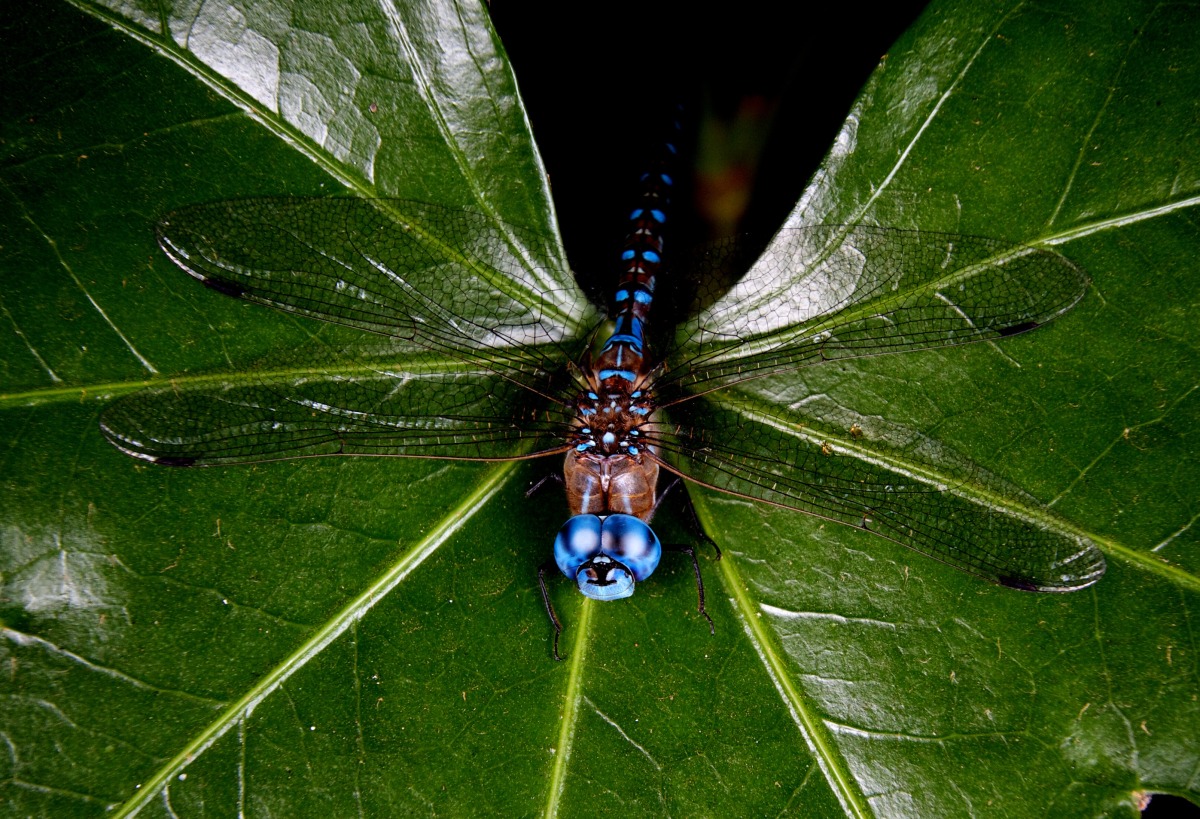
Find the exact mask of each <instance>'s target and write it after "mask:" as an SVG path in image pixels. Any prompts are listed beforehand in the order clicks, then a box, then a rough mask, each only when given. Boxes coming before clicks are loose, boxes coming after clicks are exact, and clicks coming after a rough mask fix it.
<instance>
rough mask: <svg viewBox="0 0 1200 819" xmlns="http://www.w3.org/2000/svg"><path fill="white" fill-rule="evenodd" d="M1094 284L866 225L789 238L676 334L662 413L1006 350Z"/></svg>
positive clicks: (1031, 259) (934, 237) (1063, 268)
mask: <svg viewBox="0 0 1200 819" xmlns="http://www.w3.org/2000/svg"><path fill="white" fill-rule="evenodd" d="M1087 283H1088V279H1087V276H1086V275H1085V274H1084V273H1083V271H1081V270H1080V269H1079V268H1078V267H1076V266H1075V265H1074V264H1072V263H1071V262H1070V261H1069V260H1067V259H1066V258H1064V257H1062V256H1060V255H1058V254H1056V253H1051V252H1049V251H1046V250H1040V249H1037V248H1032V247H1024V246H1020V245H1017V246H1014V245H1012V244H1011V243H1008V242H1004V241H1000V240H997V239H988V238H984V237H979V236H961V235H957V234H950V233H934V232H928V231H906V230H895V229H890V228H880V227H873V226H869V225H820V226H816V227H811V228H800V229H796V230H787V231H782V232H781V233H780V234H779V235H778V236H777V237H776V238H775V240H774V241H773V242H772V243H771V245H770V246H769V247H768V248H767V250H766V251H765V252H764V253H763V254H762V256H761V257H760V258H759V260H758V262H757V263H756V264H755V265H754V267H752V268H751V270H750V271H749V272H748V273H747V274H746V275H745V277H743V278H742V280H741V282H739V283H738V284H737V285H735V286H734V287H733V289H732V290H730V292H729V293H728V294H727V295H725V296H724V297H723V298H721V299H720V300H718V301H717V302H716V303H715V304H713V305H711V306H710V307H708V308H706V309H705V310H703V311H702V312H701V313H700V314H699V315H698V316H697V317H695V318H694V319H691V320H690V321H688V322H685V323H684V324H683V325H682V326H681V327H680V330H679V332H678V334H677V335H676V345H677V346H676V348H675V350H674V352H672V353H671V354H670V355H669V356H668V357H667V360H666V362H667V367H666V372H665V374H664V375H663V376H662V377H661V378H660V379H659V382H658V385H657V387H656V388H657V389H658V391H659V399H660V401H661V403H662V404H663V405H670V404H672V403H674V402H676V401H679V400H684V399H685V398H686V397H687V396H688V395H694V394H698V393H703V392H708V391H711V390H714V389H719V388H721V387H724V386H727V385H729V384H733V383H737V382H739V381H744V380H746V379H749V378H758V377H763V376H767V375H773V374H777V373H782V372H788V371H792V370H795V369H797V368H800V367H805V366H811V365H813V364H818V363H820V362H822V361H828V360H831V359H842V358H856V357H861V356H873V355H881V354H884V353H897V352H904V351H909V350H924V349H930V348H934V347H945V346H951V345H957V344H968V343H971V342H975V341H984V340H988V339H999V338H1004V337H1006V336H1011V335H1015V334H1017V333H1021V332H1024V331H1026V330H1031V329H1033V328H1035V327H1038V326H1040V325H1042V324H1044V323H1046V322H1047V321H1050V320H1051V319H1053V318H1055V317H1056V316H1059V315H1062V314H1063V313H1064V312H1066V311H1067V310H1069V309H1071V307H1073V306H1074V305H1075V303H1076V302H1078V301H1079V299H1080V298H1081V297H1082V296H1083V294H1084V292H1085V289H1086V287H1087Z"/></svg>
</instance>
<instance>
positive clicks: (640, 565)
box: [600, 515, 662, 594]
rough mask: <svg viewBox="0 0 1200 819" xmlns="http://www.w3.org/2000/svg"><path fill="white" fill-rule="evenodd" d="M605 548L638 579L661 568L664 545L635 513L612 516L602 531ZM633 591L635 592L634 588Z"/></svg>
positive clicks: (601, 538) (606, 520) (601, 539)
mask: <svg viewBox="0 0 1200 819" xmlns="http://www.w3.org/2000/svg"><path fill="white" fill-rule="evenodd" d="M600 544H601V545H600V548H601V551H602V552H603V553H604V554H605V555H608V556H609V557H611V558H613V559H614V560H617V561H619V562H620V563H621V564H622V565H623V566H626V567H628V568H629V571H631V572H633V577H634V579H636V580H645V579H646V578H647V577H649V576H650V575H651V574H653V573H654V570H655V569H657V568H658V561H659V560H661V559H662V544H661V543H659V542H658V535H656V534H654V530H653V529H651V528H650V527H649V526H648V525H646V524H645V523H644V522H643V521H641V520H639V519H638V518H635V517H634V516H633V515H609V516H608V517H607V518H605V519H604V526H603V529H602V531H601V533H600ZM629 593H630V594H632V593H633V590H632V588H631V589H630V592H629Z"/></svg>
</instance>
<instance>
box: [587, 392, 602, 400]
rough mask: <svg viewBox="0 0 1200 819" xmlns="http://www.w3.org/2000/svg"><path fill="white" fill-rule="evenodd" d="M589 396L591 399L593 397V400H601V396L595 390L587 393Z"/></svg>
mask: <svg viewBox="0 0 1200 819" xmlns="http://www.w3.org/2000/svg"><path fill="white" fill-rule="evenodd" d="M587 397H588V398H590V399H592V400H593V401H599V400H600V396H598V395H596V393H594V392H589V393H588V394H587Z"/></svg>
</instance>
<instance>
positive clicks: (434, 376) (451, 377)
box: [100, 366, 569, 466]
mask: <svg viewBox="0 0 1200 819" xmlns="http://www.w3.org/2000/svg"><path fill="white" fill-rule="evenodd" d="M235 378H236V377H235ZM568 421H569V418H568V417H567V416H566V415H565V413H564V411H563V409H562V407H561V406H560V405H557V404H550V405H547V403H546V402H545V401H543V400H542V399H541V398H540V397H539V396H538V395H537V394H535V393H533V392H530V391H528V390H526V389H524V388H522V387H520V386H518V385H516V384H514V383H513V382H512V381H510V380H508V379H505V378H502V377H500V376H497V375H495V374H494V373H479V372H460V373H446V372H435V373H416V372H408V371H404V370H402V369H399V368H392V369H387V368H383V367H379V366H377V367H376V368H367V367H359V368H358V371H357V372H351V373H345V374H342V375H330V374H327V373H324V372H321V371H320V370H311V371H309V372H299V371H294V370H293V371H291V372H279V373H273V374H267V373H256V374H255V377H254V378H253V379H252V380H247V379H245V378H242V379H241V380H233V378H230V379H229V380H225V381H222V382H217V383H210V384H207V385H204V386H202V387H192V388H184V389H176V388H174V387H172V386H164V387H160V388H156V389H151V390H143V391H142V392H138V393H135V394H133V395H131V396H129V397H127V398H123V399H121V400H118V401H116V402H114V403H113V404H112V405H110V406H109V407H108V408H107V409H106V410H105V411H104V414H103V415H102V416H101V420H100V427H101V430H102V431H103V432H104V434H105V435H106V436H107V437H108V439H109V440H110V441H111V442H112V443H113V444H115V445H116V446H117V447H118V448H120V449H121V450H122V451H124V452H126V453H127V454H129V455H132V456H134V457H137V458H141V459H143V460H148V461H152V462H155V463H162V464H167V465H172V466H192V465H199V466H203V465H213V464H234V463H252V462H258V461H270V460H278V459H282V458H299V457H311V456H319V455H401V456H408V457H436V458H463V459H471V460H511V459H515V458H527V457H537V456H539V455H546V454H550V453H551V452H561V451H563V450H564V448H565V446H566V438H565V434H566V433H565V430H566V424H567V423H568Z"/></svg>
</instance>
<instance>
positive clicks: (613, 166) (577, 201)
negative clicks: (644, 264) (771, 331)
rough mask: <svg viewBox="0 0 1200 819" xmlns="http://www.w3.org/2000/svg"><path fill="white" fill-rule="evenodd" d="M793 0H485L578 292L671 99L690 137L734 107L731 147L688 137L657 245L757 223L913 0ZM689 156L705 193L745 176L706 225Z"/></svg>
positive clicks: (795, 193) (790, 197)
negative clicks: (884, 2) (740, 208)
mask: <svg viewBox="0 0 1200 819" xmlns="http://www.w3.org/2000/svg"><path fill="white" fill-rule="evenodd" d="M801 5H802V4H780V3H765V2H758V0H750V1H749V2H738V3H733V4H729V5H728V7H726V8H723V9H720V10H716V11H712V12H708V11H703V12H702V11H700V10H699V7H698V6H696V5H676V4H663V3H640V4H623V3H605V4H593V5H591V6H589V7H587V9H586V11H585V13H584V16H583V19H585V20H586V23H585V24H581V25H580V24H567V23H566V22H564V21H563V19H562V17H561V16H549V17H547V16H546V15H544V14H543V15H539V14H537V13H536V9H537V8H541V9H543V10H544V8H545V6H543V5H542V4H530V3H528V2H520V1H519V0H493V2H492V3H491V6H490V11H491V15H492V20H493V22H494V24H495V26H496V29H497V30H498V32H499V34H500V39H501V41H502V42H503V44H504V47H505V49H506V50H507V52H508V55H509V57H510V59H511V60H512V63H513V66H514V68H515V70H516V73H517V81H518V84H519V87H520V90H521V95H522V97H523V98H524V100H525V104H526V108H527V110H528V112H529V116H530V119H531V120H532V123H533V133H534V136H535V137H536V139H537V144H538V148H539V150H540V151H541V154H542V158H543V160H544V161H545V163H546V168H547V171H548V172H549V176H550V183H551V186H552V189H553V194H554V201H555V206H556V208H557V211H558V216H559V220H560V227H561V229H562V233H563V237H564V240H565V242H566V248H567V253H568V256H569V258H570V261H571V264H572V267H573V269H574V270H575V271H576V274H577V276H579V277H580V279H581V283H583V285H584V287H585V288H586V289H588V291H589V292H590V293H594V291H595V289H596V288H599V289H600V290H601V291H603V290H604V289H605V288H607V287H608V286H610V285H609V284H608V282H609V281H610V278H611V276H612V274H613V272H614V269H615V259H616V252H617V246H618V245H619V243H620V240H621V239H622V238H623V234H624V229H625V216H626V214H627V212H628V210H629V209H630V208H631V207H632V203H633V202H634V190H635V185H636V181H637V178H638V176H639V175H640V174H641V172H642V170H643V169H644V167H645V166H646V164H647V163H648V162H649V159H650V158H651V157H652V156H653V152H654V151H655V150H656V149H657V147H658V146H659V144H660V143H661V141H662V139H663V135H664V133H665V122H666V117H667V116H668V112H669V111H670V109H671V105H672V102H673V101H679V102H682V103H684V105H685V109H686V120H685V133H686V135H687V137H689V138H690V141H691V144H690V145H689V146H688V147H689V148H695V137H696V135H697V134H698V133H701V132H704V131H706V130H708V131H710V132H711V130H712V129H713V128H720V127H723V126H724V127H728V126H729V125H730V124H731V123H735V122H740V124H741V131H740V133H741V134H742V135H743V136H742V138H741V139H740V146H739V147H736V148H734V149H733V150H729V151H725V152H720V151H718V152H716V153H715V154H714V153H712V152H710V153H709V155H707V156H705V155H703V154H701V155H699V156H698V154H697V151H695V150H688V151H686V152H685V155H686V156H688V157H690V160H689V163H688V164H689V167H688V169H685V170H681V173H680V174H679V181H680V182H681V183H682V184H683V187H682V188H681V191H680V194H681V195H680V196H678V197H677V198H676V202H675V203H674V204H675V210H676V213H675V214H674V218H673V220H672V225H673V226H674V227H675V228H676V233H675V234H673V235H670V236H669V237H668V239H669V242H670V244H669V245H668V254H669V255H668V258H670V253H671V250H670V248H672V247H674V248H675V249H678V248H680V247H689V246H693V245H695V244H698V243H703V242H705V241H708V240H710V239H713V238H718V236H720V235H727V234H728V233H729V232H731V231H737V232H740V233H750V234H752V235H755V236H769V235H770V234H772V233H773V232H774V231H775V229H777V228H778V227H779V225H780V224H781V223H782V222H783V219H784V217H785V216H786V215H787V214H788V213H789V212H790V211H791V209H792V207H793V206H794V205H795V203H796V200H797V199H798V198H799V196H800V194H801V192H802V191H803V188H804V185H805V183H806V182H807V181H808V179H809V177H810V176H811V175H812V172H813V171H814V170H815V169H816V167H817V165H818V163H819V162H820V161H821V159H822V157H823V156H824V154H825V152H826V150H827V149H828V147H829V145H830V144H831V142H832V141H833V138H834V136H835V135H836V134H837V132H838V130H839V128H840V127H841V125H842V122H843V121H844V119H845V117H846V114H847V112H848V111H849V109H850V106H851V104H852V103H853V101H854V99H855V97H856V96H857V94H858V92H859V90H860V89H861V88H862V86H863V84H864V83H865V82H866V80H867V78H868V77H869V76H870V74H871V72H872V71H873V70H874V69H875V67H876V65H878V63H879V60H880V59H881V58H882V57H883V55H884V54H886V53H887V51H888V49H889V48H890V47H891V45H892V44H893V43H894V42H895V40H896V39H897V38H898V37H899V36H900V34H902V33H903V32H904V31H905V30H906V29H907V28H908V27H909V26H910V25H911V24H912V22H913V21H915V20H916V18H917V17H918V16H919V15H920V13H921V11H922V9H923V8H924V6H925V2H924V1H923V0H922V2H912V1H911V0H909V2H897V3H892V4H888V8H887V9H886V10H882V11H880V10H872V11H871V12H870V13H869V14H868V13H867V12H866V11H865V10H864V9H863V8H862V7H861V6H859V5H858V4H844V6H845V7H844V8H843V9H835V10H830V9H824V10H811V11H809V10H804V9H802V8H799V6H801ZM531 6H533V7H535V8H530V7H531ZM572 8H576V7H574V6H573V7H572ZM739 112H741V114H742V116H741V117H739ZM772 112H773V113H772ZM687 141H688V140H687V139H685V143H686V142H687ZM756 142H760V143H761V144H760V145H759V146H758V148H760V149H761V150H759V149H756V147H755V144H754V143H756ZM709 144H710V145H711V142H710V143H709ZM697 159H698V160H699V165H700V167H701V170H702V172H703V177H702V181H701V185H700V190H701V192H700V197H699V200H700V201H702V202H703V201H706V200H707V201H712V200H713V199H714V198H715V197H713V196H712V195H711V193H708V194H705V193H704V189H705V188H704V186H705V184H706V183H705V181H704V180H711V179H714V178H716V179H718V183H717V184H720V185H725V186H726V187H728V185H729V184H732V185H734V186H735V187H736V185H737V184H742V185H743V188H744V186H745V184H751V185H752V187H750V188H749V189H748V190H746V193H747V201H748V202H749V206H748V208H747V210H746V211H745V213H744V215H743V218H742V219H740V220H739V221H738V222H737V223H736V224H735V225H724V226H721V227H716V226H714V225H713V224H711V223H710V222H708V221H706V220H705V219H704V217H703V215H702V213H698V212H697V210H696V208H695V204H696V201H697V200H696V198H695V197H694V196H693V195H692V193H693V192H694V191H695V190H696V185H695V181H696V175H695V173H694V171H695V170H696V167H697ZM755 160H757V161H758V166H757V172H756V173H754V174H753V181H752V182H751V181H750V180H748V179H747V178H746V177H747V176H748V173H749V172H750V171H751V168H750V167H748V166H750V165H752V164H753V163H754V161H755ZM739 178H740V179H741V180H742V182H741V183H738V182H736V181H733V180H738V179H739ZM720 180H725V181H724V182H722V181H720Z"/></svg>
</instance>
